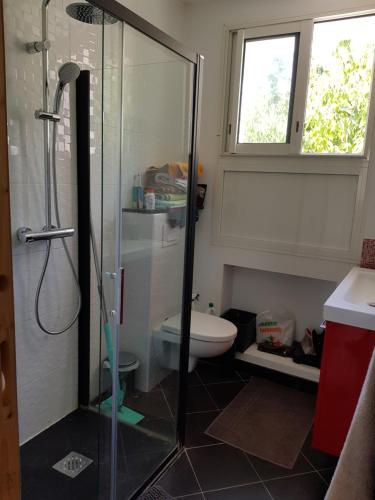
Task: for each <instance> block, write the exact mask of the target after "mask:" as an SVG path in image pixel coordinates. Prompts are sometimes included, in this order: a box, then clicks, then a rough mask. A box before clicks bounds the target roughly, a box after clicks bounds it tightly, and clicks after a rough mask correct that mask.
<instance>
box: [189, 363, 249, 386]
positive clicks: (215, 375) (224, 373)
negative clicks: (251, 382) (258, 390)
mask: <svg viewBox="0 0 375 500" xmlns="http://www.w3.org/2000/svg"><path fill="white" fill-rule="evenodd" d="M196 371H197V372H198V374H199V376H200V378H201V379H202V381H203V383H204V384H214V383H218V382H235V381H240V380H241V378H240V377H239V375H238V373H237V372H236V371H234V370H227V369H225V367H222V366H218V365H214V364H211V363H209V362H200V363H198V366H197V368H196Z"/></svg>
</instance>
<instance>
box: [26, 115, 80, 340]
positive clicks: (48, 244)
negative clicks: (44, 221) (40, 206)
mask: <svg viewBox="0 0 375 500" xmlns="http://www.w3.org/2000/svg"><path fill="white" fill-rule="evenodd" d="M56 139H57V126H56V123H55V122H54V123H53V127H52V147H51V169H52V187H53V199H54V208H55V216H56V226H57V228H61V219H60V210H59V201H58V196H57V177H56ZM61 241H62V244H63V248H64V251H65V255H66V258H67V260H68V264H69V267H70V269H71V271H72V275H73V278H74V282H75V285H76V288H77V292H78V305H77V309H76V311H75V312H74V315H73V318H72V319H71V320H70V321H69V322H68V323H67V324H66V325H65V326H64V327H63V328H62V329H61V330H49V329H48V328H47V327H46V326H45V325H44V324H43V323H42V320H41V319H40V313H39V302H40V292H41V288H42V285H43V282H44V278H45V275H46V271H47V267H48V262H49V259H50V256H51V240H48V241H47V242H46V254H45V258H44V263H43V269H42V272H41V275H40V278H39V282H38V286H37V289H36V294H35V318H36V322H37V323H38V326H39V328H41V330H43V332H44V333H46V334H47V335H60V334H61V333H64V332H66V331H67V330H69V328H71V327H72V326H73V325H74V323H75V322H76V321H77V318H78V315H79V311H80V309H81V291H80V287H79V282H78V275H77V272H76V270H75V268H74V263H73V259H72V256H71V255H70V252H69V249H68V246H67V244H66V241H65V238H61Z"/></svg>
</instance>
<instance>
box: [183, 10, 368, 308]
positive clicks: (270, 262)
mask: <svg viewBox="0 0 375 500" xmlns="http://www.w3.org/2000/svg"><path fill="white" fill-rule="evenodd" d="M367 5H368V8H373V7H374V5H373V4H370V3H368V2H367ZM363 7H364V3H363V2H362V1H361V0H328V1H327V0H317V1H314V2H301V1H299V0H284V1H282V2H275V1H274V0H262V1H261V2H260V1H258V0H215V1H213V0H206V1H203V2H196V3H192V4H191V5H189V6H188V7H187V15H186V24H185V31H184V33H185V43H186V44H187V45H189V46H191V47H193V48H195V49H196V50H197V51H198V52H200V53H202V54H203V55H204V56H205V63H204V78H203V98H202V113H201V138H200V139H201V140H200V148H199V152H200V160H201V161H202V163H203V165H204V168H205V171H204V176H203V178H202V182H207V184H208V194H207V202H206V208H205V210H204V211H203V213H202V214H201V218H200V221H199V223H198V225H197V238H196V252H195V283H194V289H195V291H197V292H200V293H201V304H202V307H204V308H205V307H206V305H207V303H208V302H209V301H213V302H215V304H216V305H217V306H218V309H222V308H226V307H228V306H230V305H231V302H230V301H231V298H230V297H231V294H230V293H229V294H228V293H226V291H225V289H224V284H225V283H224V282H225V273H224V266H225V265H233V266H239V267H243V268H249V269H257V270H266V271H274V272H277V273H285V274H290V275H294V276H302V277H303V276H307V277H313V278H316V279H322V280H326V279H327V277H329V278H328V279H330V280H339V279H341V278H342V277H343V276H344V275H345V274H346V272H347V271H348V270H349V269H350V267H351V266H352V264H348V263H345V262H335V261H329V260H323V259H318V258H309V257H302V256H294V255H288V254H282V253H275V252H264V251H256V250H251V249H241V248H231V247H225V246H218V245H213V244H212V242H211V241H212V236H211V235H212V227H213V200H214V190H215V186H216V174H217V166H218V159H219V151H220V146H219V144H220V134H221V123H220V114H221V109H222V99H223V88H222V87H223V63H224V26H225V25H226V26H230V27H235V26H243V25H244V23H246V22H249V23H256V22H264V23H267V22H269V21H275V20H280V21H283V20H286V19H290V18H294V17H298V16H304V15H307V14H312V15H316V14H318V15H322V14H324V13H325V14H329V13H331V12H334V11H337V10H338V9H342V10H348V11H350V10H351V11H355V10H358V9H361V8H363ZM235 160H236V158H234V159H233V160H232V162H234V161H235ZM242 161H243V162H246V160H242ZM275 161H277V160H275ZM370 170H373V168H371V169H370ZM370 174H371V175H370V182H369V184H368V189H369V190H370V192H372V193H373V192H374V190H375V179H373V177H374V175H373V172H370ZM286 196H287V193H286ZM372 198H373V197H372ZM371 209H372V210H371ZM371 213H374V201H373V200H372V201H371V208H370V206H369V214H371ZM362 232H363V234H365V235H366V236H371V235H372V236H374V235H375V222H374V221H373V217H372V215H369V217H367V223H366V230H365V231H362ZM358 244H359V242H358ZM256 276H257V282H258V284H259V286H260V288H261V289H262V283H263V284H264V285H265V284H266V282H267V281H268V280H269V275H268V274H267V275H264V276H263V275H262V273H257V275H256ZM243 279H244V280H245V279H247V282H248V286H249V289H251V288H252V286H253V284H252V279H253V277H252V275H251V274H247V278H243ZM275 280H277V278H276V276H275ZM275 282H276V281H275ZM302 288H303V286H302ZM307 292H308V283H306V293H307ZM263 302H264V303H266V297H264V300H263Z"/></svg>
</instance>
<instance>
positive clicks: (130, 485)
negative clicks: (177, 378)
mask: <svg viewBox="0 0 375 500" xmlns="http://www.w3.org/2000/svg"><path fill="white" fill-rule="evenodd" d="M126 404H127V405H128V406H130V407H131V408H133V409H134V410H137V411H139V412H141V413H142V414H143V415H144V416H145V418H144V420H142V422H141V423H140V424H138V425H137V426H128V425H124V424H119V426H118V469H117V478H118V484H117V486H118V499H119V500H127V498H130V496H131V495H132V494H133V493H134V491H136V490H137V489H138V488H140V487H141V486H142V484H143V483H144V481H145V480H146V479H147V478H148V477H149V476H150V475H151V474H152V472H153V471H154V470H155V469H156V468H157V467H159V465H160V463H162V462H163V460H164V459H165V458H166V456H167V455H168V454H169V452H170V451H172V450H173V448H174V447H175V445H176V423H175V418H174V410H172V409H174V407H175V406H176V402H175V400H174V395H173V394H172V393H171V395H170V398H169V400H167V398H166V395H165V392H164V390H163V388H162V387H161V386H158V387H157V388H156V389H155V390H153V391H151V392H149V393H141V392H138V391H133V392H132V393H130V392H129V391H128V395H127V398H126ZM110 439H111V420H110V419H109V418H107V417H105V416H99V415H98V413H97V412H96V411H92V410H85V409H79V410H76V411H74V412H73V413H71V414H69V415H68V416H67V417H65V418H63V419H62V420H60V421H59V422H57V423H56V424H55V425H53V426H52V427H50V428H49V429H47V430H45V431H44V432H42V433H41V434H39V435H38V436H36V437H35V438H33V439H31V440H30V441H29V442H27V443H26V444H24V445H23V446H22V447H21V450H20V451H21V485H22V500H68V499H69V500H95V499H100V500H106V499H107V498H108V489H109V484H110V475H109V473H110V469H109V464H110V453H109V452H110ZM70 451H75V452H78V453H81V454H83V455H85V456H87V457H88V458H91V459H92V460H93V463H92V464H91V465H90V466H89V467H88V468H87V469H86V470H84V471H83V472H81V474H79V475H78V476H77V477H76V478H74V479H71V478H70V477H67V476H65V475H63V474H61V473H60V472H57V471H55V470H54V469H53V468H52V466H53V465H54V464H55V463H56V462H58V461H59V460H61V459H62V458H63V457H65V456H66V455H67V454H68V453H69V452H70Z"/></svg>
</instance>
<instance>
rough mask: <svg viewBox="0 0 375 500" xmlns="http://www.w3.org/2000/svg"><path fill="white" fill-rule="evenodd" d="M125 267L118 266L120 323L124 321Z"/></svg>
mask: <svg viewBox="0 0 375 500" xmlns="http://www.w3.org/2000/svg"><path fill="white" fill-rule="evenodd" d="M124 295H125V269H124V268H123V267H120V325H122V324H123V322H124Z"/></svg>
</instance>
